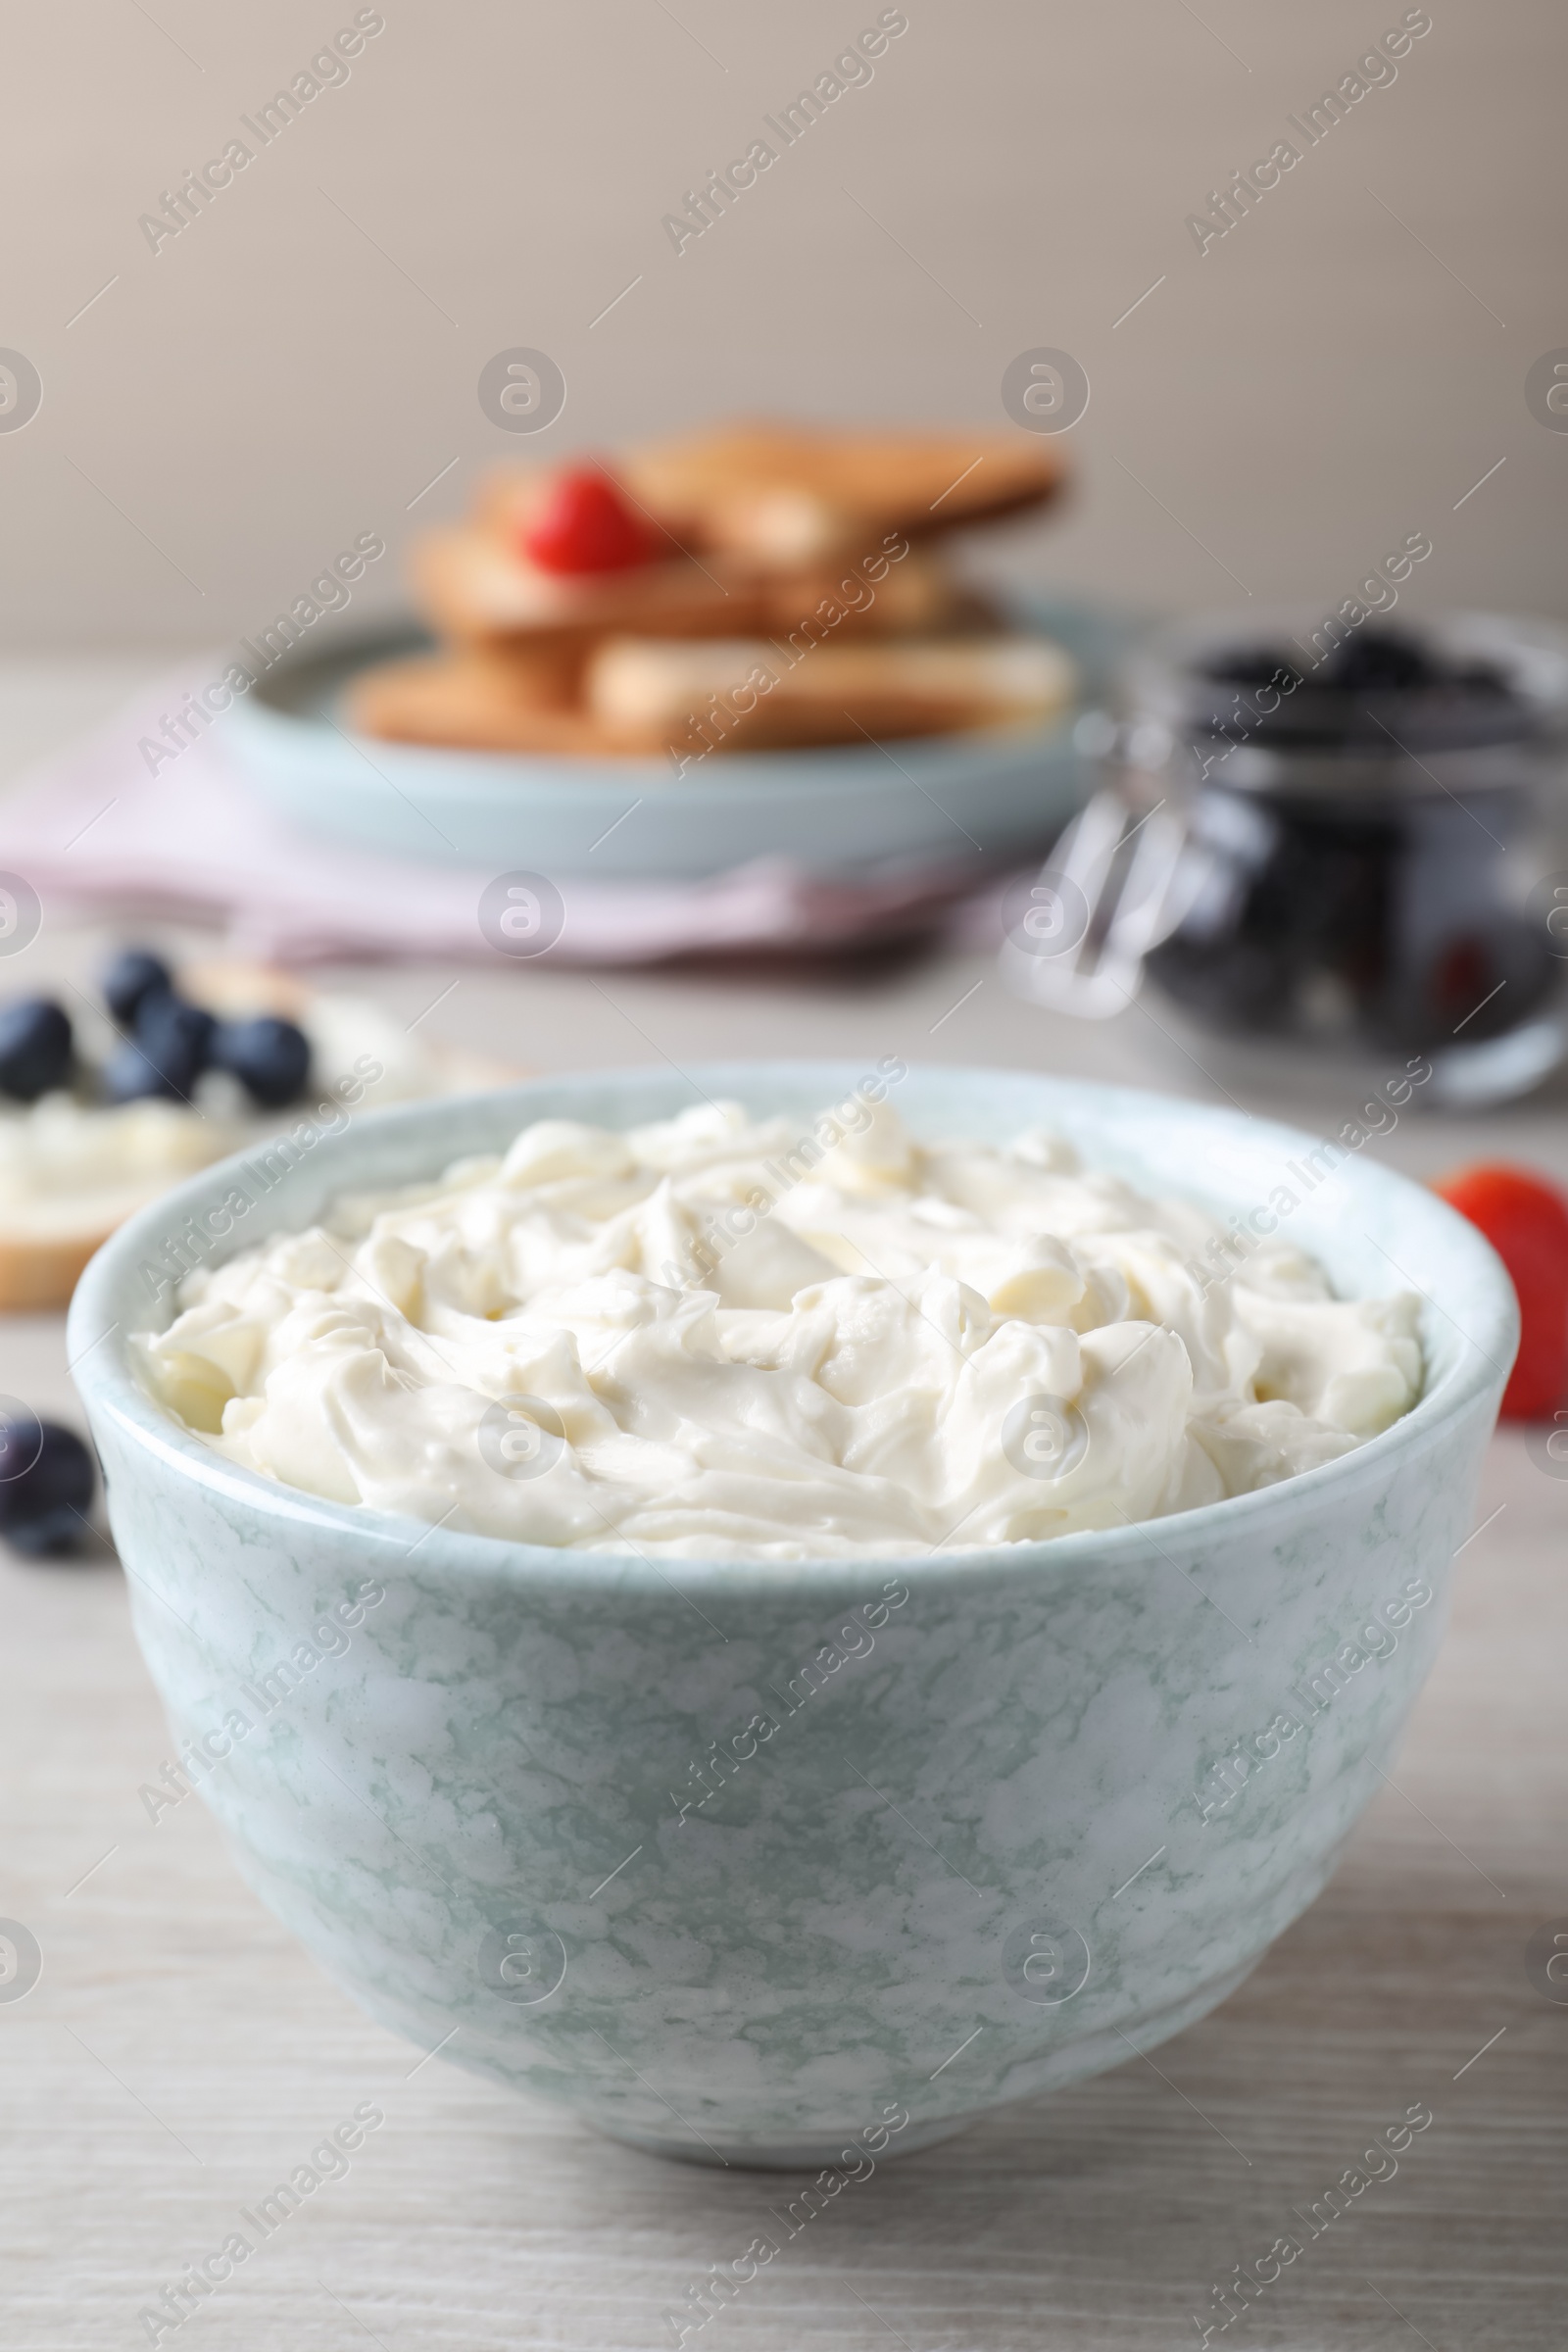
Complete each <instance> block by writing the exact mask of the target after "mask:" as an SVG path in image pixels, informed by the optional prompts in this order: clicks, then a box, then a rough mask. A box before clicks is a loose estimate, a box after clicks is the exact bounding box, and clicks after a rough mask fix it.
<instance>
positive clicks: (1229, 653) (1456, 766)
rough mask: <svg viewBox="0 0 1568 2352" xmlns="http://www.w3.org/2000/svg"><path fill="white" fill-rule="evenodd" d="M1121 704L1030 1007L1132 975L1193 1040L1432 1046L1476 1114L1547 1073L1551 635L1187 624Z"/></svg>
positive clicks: (1553, 721)
mask: <svg viewBox="0 0 1568 2352" xmlns="http://www.w3.org/2000/svg"><path fill="white" fill-rule="evenodd" d="M1120 699H1121V710H1120V713H1119V716H1118V719H1117V720H1114V721H1112V720H1110V719H1108V718H1101V719H1099V721H1098V725H1099V729H1100V733H1099V738H1098V740H1095V739H1094V734H1093V730H1094V726H1095V724H1096V723H1097V722H1094V721H1092V722H1090V735H1091V741H1090V744H1089V748H1091V749H1093V750H1095V751H1097V752H1098V753H1099V755H1100V757H1101V760H1102V770H1101V772H1102V779H1103V780H1102V783H1101V786H1100V789H1099V791H1098V792H1097V794H1096V795H1095V798H1094V800H1093V801H1092V802H1091V804H1090V806H1089V808H1088V809H1086V810H1085V812H1084V814H1083V815H1082V816H1081V817H1080V818H1079V819H1077V820H1076V822H1075V824H1074V825H1073V826H1072V827H1070V828H1069V830H1068V833H1067V834H1066V835H1064V836H1063V839H1062V841H1061V843H1059V844H1058V846H1057V849H1056V850H1055V851H1054V853H1053V856H1052V858H1051V859H1050V861H1049V863H1048V866H1047V869H1046V874H1045V876H1044V877H1042V883H1041V885H1037V889H1038V888H1041V887H1045V886H1047V885H1049V884H1050V883H1051V881H1052V879H1053V877H1054V879H1055V881H1056V882H1057V883H1058V884H1059V888H1060V891H1061V893H1062V896H1063V904H1064V905H1065V906H1067V907H1069V909H1070V911H1071V912H1072V914H1073V915H1074V916H1075V917H1076V918H1077V919H1075V920H1073V921H1071V922H1070V923H1067V924H1066V925H1065V926H1064V929H1063V936H1064V937H1065V936H1068V935H1069V934H1076V936H1075V937H1072V938H1071V939H1070V944H1069V946H1068V948H1067V949H1066V950H1065V951H1064V952H1063V953H1061V954H1058V955H1056V956H1054V957H1050V958H1046V957H1041V956H1034V957H1031V958H1027V959H1025V961H1026V963H1027V964H1028V965H1029V966H1030V967H1032V968H1028V969H1025V970H1023V972H1022V977H1023V980H1024V981H1025V983H1026V985H1027V993H1029V994H1031V995H1035V996H1037V997H1038V998H1039V999H1040V1000H1041V1001H1042V1002H1055V1003H1058V1004H1061V1005H1065V1006H1068V1007H1070V1008H1073V1009H1078V1010H1082V1011H1091V1012H1094V1011H1099V1012H1105V1011H1109V1010H1112V1009H1114V1008H1115V1005H1114V1002H1113V999H1114V993H1115V988H1116V986H1117V985H1120V986H1121V987H1122V988H1123V989H1124V990H1125V988H1126V987H1127V985H1129V983H1130V985H1131V986H1134V987H1135V986H1137V984H1138V980H1139V975H1140V972H1141V973H1142V975H1143V976H1144V977H1145V978H1146V979H1147V981H1149V982H1152V983H1153V984H1154V985H1155V986H1156V987H1157V989H1158V990H1159V991H1160V992H1161V994H1163V995H1164V996H1165V997H1166V998H1168V999H1169V1000H1171V1001H1172V1002H1173V1003H1174V1004H1175V1005H1179V1006H1180V1007H1182V1008H1183V1009H1184V1010H1185V1011H1186V1012H1187V1013H1188V1014H1189V1016H1190V1017H1191V1018H1192V1019H1193V1020H1195V1021H1196V1022H1198V1023H1200V1024H1201V1025H1202V1026H1203V1027H1204V1028H1206V1029H1209V1030H1212V1031H1215V1032H1218V1033H1221V1034H1224V1035H1227V1036H1229V1037H1232V1038H1234V1039H1237V1040H1245V1039H1252V1040H1255V1041H1258V1042H1260V1043H1262V1042H1266V1041H1279V1042H1284V1041H1295V1042H1298V1043H1300V1044H1311V1045H1316V1046H1318V1047H1338V1048H1343V1049H1345V1050H1352V1049H1354V1050H1362V1051H1372V1052H1378V1053H1386V1052H1393V1053H1397V1054H1402V1055H1406V1056H1407V1055H1410V1054H1424V1055H1427V1056H1430V1057H1431V1058H1432V1059H1433V1061H1434V1063H1435V1065H1436V1064H1438V1063H1439V1062H1440V1061H1441V1063H1442V1064H1443V1066H1444V1067H1445V1068H1446V1069H1447V1070H1448V1071H1449V1072H1450V1074H1451V1075H1452V1076H1453V1078H1454V1080H1455V1086H1454V1089H1453V1091H1454V1092H1455V1093H1456V1095H1457V1096H1459V1097H1463V1098H1467V1099H1470V1100H1474V1101H1477V1102H1480V1101H1485V1100H1489V1099H1500V1098H1502V1097H1504V1096H1506V1095H1511V1094H1515V1093H1519V1092H1523V1091H1525V1090H1526V1089H1527V1088H1528V1087H1529V1086H1531V1085H1534V1084H1536V1083H1538V1082H1539V1080H1540V1079H1541V1078H1543V1077H1544V1075H1545V1074H1546V1072H1547V1071H1548V1070H1549V1069H1550V1068H1552V1067H1554V1066H1555V1064H1556V1063H1557V1061H1558V1060H1560V1059H1561V1058H1562V1057H1563V1054H1564V1051H1565V1039H1568V1026H1565V1023H1564V1019H1563V1006H1562V1002H1561V1000H1562V997H1563V994H1564V977H1565V973H1568V635H1565V634H1564V633H1563V632H1561V631H1559V630H1557V629H1554V628H1552V627H1551V626H1550V625H1549V624H1546V623H1542V622H1533V621H1518V620H1509V619H1503V618H1498V617H1495V616H1492V615H1485V614H1465V615H1457V616H1454V617H1452V618H1449V619H1446V620H1441V621H1434V622H1428V623H1422V624H1419V625H1417V624H1410V625H1408V626H1401V627H1395V626H1393V625H1391V624H1389V623H1386V622H1383V623H1380V622H1378V621H1376V620H1373V619H1368V620H1367V621H1365V622H1364V623H1363V624H1362V625H1361V626H1360V627H1359V628H1357V629H1354V630H1351V631H1347V630H1346V629H1345V628H1344V626H1343V624H1342V623H1339V622H1336V623H1335V624H1333V625H1332V628H1329V627H1325V626H1324V624H1323V623H1322V622H1321V621H1319V622H1318V623H1316V624H1315V625H1314V624H1313V623H1311V622H1309V621H1305V620H1303V619H1302V618H1301V616H1300V615H1299V614H1297V615H1288V616H1285V617H1283V618H1273V619H1268V620H1264V621H1262V622H1261V623H1260V622H1259V621H1256V620H1247V619H1244V620H1241V621H1237V620H1234V619H1230V620H1225V621H1209V622H1202V623H1190V624H1186V625H1184V626H1181V627H1178V628H1174V629H1171V630H1167V631H1163V632H1161V633H1160V634H1159V635H1158V636H1156V637H1154V638H1152V639H1151V640H1150V641H1149V642H1148V643H1147V644H1146V645H1145V647H1144V648H1143V649H1142V651H1141V652H1139V653H1138V654H1136V655H1135V656H1134V657H1133V658H1132V660H1131V661H1130V662H1129V663H1128V665H1127V668H1126V672H1125V674H1124V678H1123V685H1122V694H1121V698H1120ZM1146 836H1147V838H1146ZM1141 841H1142V842H1143V846H1142V848H1140V846H1139V845H1140V842H1141ZM1013 960H1014V962H1015V963H1016V962H1017V961H1018V959H1017V958H1016V957H1014V959H1013ZM1097 991H1098V995H1097ZM1123 1001H1125V997H1124V998H1123ZM1466 1073H1468V1076H1466Z"/></svg>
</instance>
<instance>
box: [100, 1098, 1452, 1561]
mask: <svg viewBox="0 0 1568 2352" xmlns="http://www.w3.org/2000/svg"><path fill="white" fill-rule="evenodd" d="M902 1076H903V1068H902V1065H901V1064H899V1063H897V1062H891V1063H887V1064H884V1065H883V1066H882V1068H881V1070H880V1071H879V1073H877V1074H876V1075H874V1076H872V1077H870V1078H869V1079H867V1080H865V1081H863V1082H862V1084H861V1085H860V1086H859V1087H858V1089H856V1090H855V1091H854V1092H853V1093H852V1094H850V1095H849V1096H847V1097H846V1098H844V1099H843V1100H842V1101H841V1102H840V1103H838V1104H837V1106H836V1107H835V1108H834V1109H833V1110H830V1111H826V1112H824V1113H822V1114H821V1116H819V1117H818V1118H817V1119H816V1120H815V1121H814V1122H813V1123H811V1124H810V1125H809V1126H806V1127H803V1126H802V1124H801V1123H800V1122H799V1121H798V1120H792V1119H790V1118H788V1117H775V1118H770V1119H763V1120H760V1121H758V1120H754V1119H752V1118H750V1117H749V1116H748V1115H747V1113H746V1112H745V1111H744V1110H743V1109H742V1108H741V1107H740V1106H739V1105H738V1104H737V1103H731V1102H725V1101H718V1102H714V1103H699V1104H698V1105H696V1106H694V1107H692V1108H689V1109H686V1110H684V1111H681V1112H680V1113H678V1114H677V1115H675V1116H673V1117H669V1118H663V1119H660V1120H657V1121H655V1122H653V1123H650V1124H647V1125H642V1126H634V1127H631V1128H629V1129H628V1130H627V1131H625V1132H615V1131H613V1130H612V1129H610V1128H607V1127H601V1126H594V1125H589V1124H586V1123H583V1122H579V1121H576V1120H571V1119H564V1118H545V1119H540V1120H536V1121H535V1122H534V1123H532V1124H531V1125H528V1126H526V1127H524V1128H523V1129H522V1131H521V1133H520V1134H518V1135H517V1136H516V1138H515V1141H514V1142H513V1143H512V1144H511V1146H510V1149H508V1150H507V1151H506V1152H504V1153H503V1154H500V1155H486V1156H483V1157H473V1158H468V1159H466V1160H462V1161H460V1162H458V1163H457V1164H456V1165H454V1166H452V1167H450V1168H449V1169H448V1170H447V1172H446V1174H445V1175H444V1176H443V1177H441V1178H440V1179H439V1180H437V1181H435V1182H433V1183H427V1184H422V1185H417V1186H414V1187H405V1188H402V1189H400V1190H397V1191H388V1192H380V1193H370V1194H360V1195H357V1196H351V1197H345V1198H344V1199H342V1200H340V1201H338V1202H337V1203H336V1204H335V1206H334V1207H333V1209H332V1210H331V1211H330V1212H329V1213H328V1216H327V1217H326V1219H325V1221H323V1222H322V1223H321V1224H319V1225H318V1226H316V1227H314V1228H312V1229H310V1230H308V1231H304V1232H298V1233H289V1234H285V1235H282V1236H279V1237H275V1238H273V1239H271V1240H270V1241H268V1242H267V1243H265V1244H263V1245H262V1246H260V1247H258V1248H256V1249H253V1250H248V1251H246V1252H244V1253H242V1254H240V1255H238V1256H236V1257H234V1258H232V1259H231V1260H230V1261H229V1262H228V1263H226V1264H224V1265H222V1266H221V1267H218V1268H217V1269H202V1270H200V1271H198V1272H197V1273H195V1274H193V1275H191V1276H190V1277H189V1278H188V1279H187V1281H186V1282H185V1284H184V1285H183V1287H182V1289H181V1292H180V1295H179V1303H180V1307H181V1310H182V1311H181V1312H179V1314H178V1315H177V1317H176V1319H175V1320H174V1321H173V1323H172V1326H171V1327H170V1328H169V1329H168V1330H167V1331H165V1332H163V1333H161V1334H155V1335H149V1336H147V1337H145V1338H143V1339H142V1340H141V1341H140V1342H139V1343H138V1345H139V1348H140V1350H141V1356H142V1363H143V1368H144V1371H145V1374H146V1376H147V1378H148V1380H149V1382H150V1384H151V1386H152V1387H153V1389H154V1391H155V1393H156V1394H157V1395H158V1396H159V1397H161V1398H162V1399H163V1401H164V1402H165V1403H166V1404H168V1405H169V1406H170V1407H171V1408H172V1410H174V1411H175V1412H176V1413H178V1414H179V1415H180V1416H181V1417H182V1418H183V1419H184V1420H185V1421H186V1423H187V1424H188V1425H189V1426H191V1427H193V1428H195V1429H198V1430H200V1431H201V1432H203V1433H204V1435H205V1436H206V1437H207V1439H208V1442H209V1443H210V1445H211V1446H213V1447H214V1448H215V1449H216V1450H217V1451H219V1452H221V1453H222V1454H224V1455H226V1456H227V1457H228V1458H229V1459H230V1460H231V1461H233V1462H235V1463H238V1464H240V1465H242V1466H244V1467H246V1468H248V1469H252V1470H256V1471H260V1472H262V1473H264V1474H266V1475H269V1476H270V1477H271V1478H273V1479H275V1480H277V1481H279V1482H281V1483H283V1484H284V1485H287V1486H290V1487H294V1488H298V1489H302V1490H304V1491H305V1492H307V1493H309V1494H313V1495H319V1496H323V1497H325V1498H327V1499H329V1500H331V1501H334V1502H340V1503H364V1504H368V1505H370V1506H372V1507H373V1508H375V1509H377V1510H382V1511H399V1512H404V1513H408V1514H411V1515H412V1516H414V1517H416V1518H418V1519H421V1520H424V1521H427V1522H430V1523H432V1524H433V1523H436V1522H440V1523H442V1524H443V1525H445V1526H447V1527H450V1528H455V1529H459V1530H467V1531H470V1532H474V1533H478V1534H483V1535H492V1536H499V1537H502V1538H506V1539H508V1540H511V1541H514V1542H523V1543H529V1544H547V1545H554V1546H560V1547H563V1548H564V1549H575V1550H579V1551H610V1552H622V1553H624V1552H626V1551H627V1550H631V1551H635V1552H641V1553H643V1554H645V1555H662V1556H668V1557H677V1558H679V1557H684V1558H695V1559H723V1558H730V1559H735V1558H741V1559H753V1560H764V1561H765V1560H777V1561H790V1560H798V1559H809V1558H816V1559H823V1558H836V1557H853V1556H858V1555H876V1554H905V1555H907V1554H908V1553H909V1552H911V1551H927V1550H943V1549H949V1548H951V1549H955V1550H960V1549H965V1548H969V1547H974V1546H981V1545H984V1546H994V1545H997V1544H1018V1543H1023V1542H1028V1541H1038V1540H1039V1539H1041V1538H1043V1537H1056V1536H1062V1535H1068V1534H1072V1533H1075V1532H1078V1531H1081V1530H1089V1529H1103V1528H1112V1527H1119V1526H1125V1525H1127V1524H1129V1523H1133V1522H1138V1521H1141V1520H1147V1519H1153V1518H1159V1517H1162V1516H1164V1515H1166V1514H1168V1513H1171V1512H1176V1511H1183V1510H1188V1509H1191V1508H1193V1507H1195V1506H1197V1505H1200V1504H1203V1503H1208V1502H1213V1501H1216V1500H1219V1499H1221V1498H1222V1497H1224V1496H1227V1495H1239V1494H1244V1493H1248V1492H1251V1491H1253V1490H1256V1489H1259V1488H1263V1487H1267V1486H1271V1485H1274V1484H1276V1483H1278V1482H1279V1481H1281V1480H1284V1479H1288V1478H1290V1477H1292V1476H1294V1475H1295V1474H1297V1473H1298V1472H1300V1471H1303V1470H1309V1469H1313V1468H1316V1467H1318V1466H1319V1465H1321V1464H1323V1463H1326V1462H1328V1461H1331V1460H1333V1459H1334V1458H1335V1457H1336V1456H1338V1455H1341V1454H1344V1453H1347V1452H1348V1451H1350V1450H1351V1449H1352V1448H1353V1447H1355V1446H1358V1445H1359V1444H1361V1443H1362V1442H1364V1441H1365V1440H1366V1439H1368V1438H1371V1437H1373V1436H1376V1435H1377V1434H1379V1433H1380V1432H1381V1431H1383V1430H1385V1429H1387V1428H1388V1427H1389V1426H1390V1425H1391V1424H1392V1423H1393V1422H1394V1421H1396V1420H1397V1418H1399V1416H1400V1415H1402V1414H1403V1413H1404V1412H1405V1411H1406V1410H1407V1409H1408V1408H1409V1407H1410V1406H1411V1405H1412V1404H1413V1403H1414V1402H1415V1400H1416V1398H1417V1397H1418V1396H1419V1394H1420V1392H1421V1385H1422V1377H1423V1367H1422V1354H1421V1346H1420V1341H1419V1339H1418V1336H1417V1328H1418V1326H1417V1309H1418V1306H1419V1303H1420V1302H1419V1300H1418V1299H1417V1298H1416V1297H1415V1296H1414V1294H1412V1293H1408V1292H1405V1293H1398V1294H1396V1295H1394V1296H1390V1297H1387V1298H1372V1299H1367V1298H1358V1299H1337V1298H1336V1297H1335V1296H1334V1295H1333V1292H1332V1289H1331V1286H1330V1284H1329V1281H1328V1279H1327V1277H1326V1275H1325V1274H1324V1272H1323V1270H1322V1269H1321V1268H1320V1266H1319V1265H1318V1264H1317V1263H1316V1262H1315V1261H1314V1260H1313V1259H1312V1258H1311V1257H1310V1256H1308V1255H1307V1254H1305V1253H1304V1252H1303V1251H1302V1250H1300V1249H1299V1248H1298V1247H1296V1246H1295V1245H1294V1244H1292V1243H1291V1242H1290V1241H1289V1240H1288V1239H1285V1238H1275V1239H1272V1240H1269V1241H1264V1242H1261V1243H1253V1242H1251V1241H1250V1238H1249V1239H1248V1240H1247V1242H1246V1245H1245V1246H1244V1244H1243V1242H1242V1241H1240V1240H1238V1238H1237V1235H1236V1232H1235V1230H1234V1229H1233V1228H1230V1227H1224V1226H1221V1225H1219V1224H1218V1223H1216V1222H1215V1221H1214V1220H1213V1219H1212V1218H1211V1217H1210V1216H1209V1215H1207V1214H1206V1213H1205V1212H1203V1211H1201V1210H1200V1209H1198V1208H1196V1207H1194V1206H1192V1205H1190V1204H1189V1203H1188V1202H1186V1201H1183V1200H1182V1199H1180V1198H1179V1197H1176V1196H1165V1195H1164V1194H1162V1193H1161V1194H1158V1195H1155V1194H1151V1193H1147V1192H1144V1191H1142V1190H1138V1189H1134V1187H1133V1186H1131V1185H1130V1184H1128V1183H1127V1182H1125V1181H1124V1180H1123V1179H1121V1178H1120V1177H1117V1176H1113V1175H1110V1174H1107V1173H1104V1172H1099V1171H1097V1170H1095V1169H1094V1168H1093V1167H1092V1166H1089V1167H1085V1166H1084V1165H1083V1164H1082V1162H1081V1161H1080V1158H1079V1156H1078V1154H1077V1152H1075V1150H1074V1149H1073V1147H1072V1144H1071V1142H1070V1141H1069V1140H1068V1138H1067V1137H1066V1136H1065V1135H1064V1134H1061V1133H1058V1132H1054V1131H1052V1130H1048V1129H1046V1128H1041V1127H1032V1128H1029V1129H1027V1130H1026V1131H1024V1132H1022V1133H1020V1134H1019V1135H1017V1136H1016V1137H1015V1139H1014V1140H1013V1141H1012V1142H1011V1143H1010V1144H1009V1145H1006V1146H997V1145H992V1144H981V1143H978V1142H970V1141H965V1140H963V1139H962V1138H961V1137H960V1136H958V1135H954V1136H953V1137H951V1138H950V1139H947V1140H941V1141H936V1142H932V1141H930V1140H927V1141H925V1142H924V1143H921V1144H917V1143H915V1142H914V1141H913V1140H912V1138H911V1136H910V1135H909V1133H908V1132H907V1129H906V1127H905V1125H904V1123H903V1121H902V1119H901V1118H900V1117H899V1115H898V1113H897V1111H896V1110H895V1108H894V1107H893V1104H892V1103H891V1102H890V1100H889V1099H888V1098H889V1089H890V1087H896V1086H897V1084H898V1082H899V1079H900V1078H901V1077H902Z"/></svg>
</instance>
